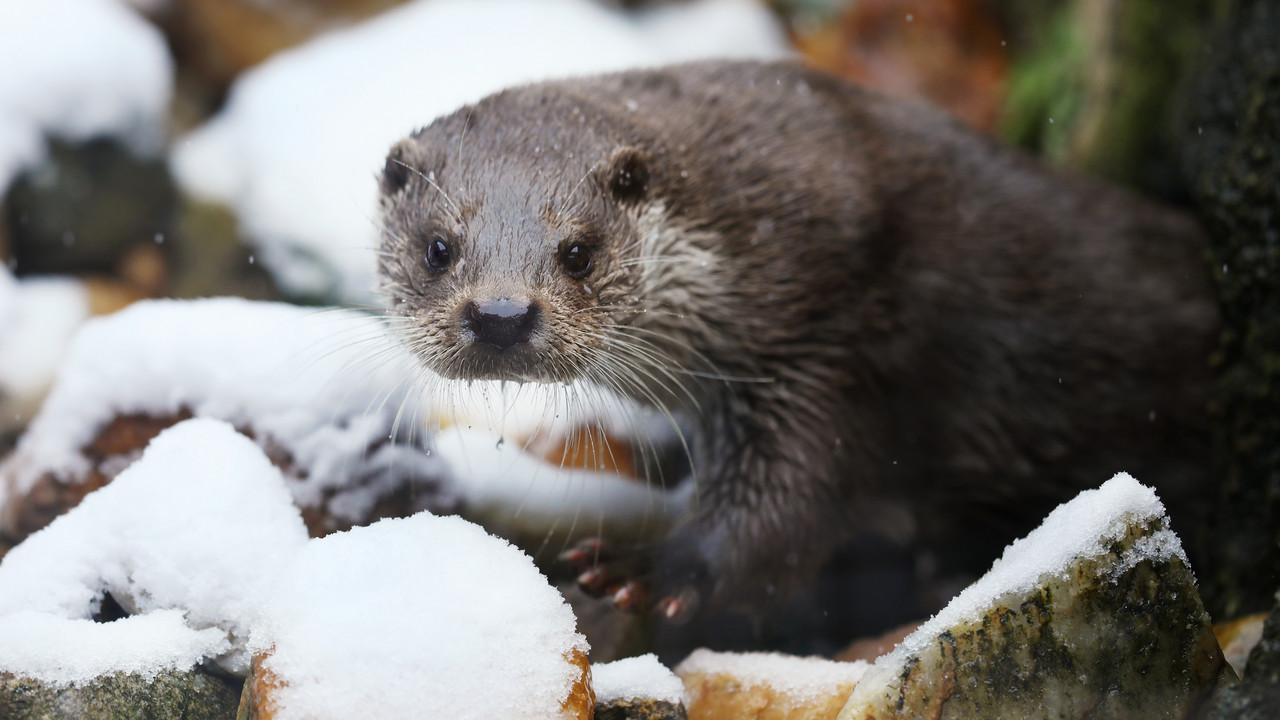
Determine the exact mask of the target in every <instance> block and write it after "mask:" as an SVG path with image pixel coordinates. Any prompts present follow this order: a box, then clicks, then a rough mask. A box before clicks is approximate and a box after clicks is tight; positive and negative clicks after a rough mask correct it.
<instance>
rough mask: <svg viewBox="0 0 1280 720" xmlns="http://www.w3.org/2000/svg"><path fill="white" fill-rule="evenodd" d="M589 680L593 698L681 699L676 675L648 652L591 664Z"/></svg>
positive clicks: (605, 699)
mask: <svg viewBox="0 0 1280 720" xmlns="http://www.w3.org/2000/svg"><path fill="white" fill-rule="evenodd" d="M591 684H592V687H593V689H594V690H595V692H596V702H602V703H603V702H611V701H613V700H663V701H666V702H669V703H673V704H679V703H681V702H683V700H684V684H683V683H681V682H680V678H678V677H676V675H675V673H673V672H671V670H670V669H668V668H667V667H666V666H665V665H663V664H662V663H660V662H658V657H657V656H656V655H654V654H652V653H649V654H648V655H640V656H638V657H632V658H626V659H625V660H616V661H614V662H609V663H597V664H594V665H592V666H591Z"/></svg>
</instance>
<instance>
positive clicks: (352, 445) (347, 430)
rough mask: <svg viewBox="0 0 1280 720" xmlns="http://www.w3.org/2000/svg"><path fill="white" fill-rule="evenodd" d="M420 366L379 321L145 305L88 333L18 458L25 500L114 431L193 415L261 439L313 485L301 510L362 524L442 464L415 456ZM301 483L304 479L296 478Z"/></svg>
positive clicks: (79, 463) (228, 306)
mask: <svg viewBox="0 0 1280 720" xmlns="http://www.w3.org/2000/svg"><path fill="white" fill-rule="evenodd" d="M419 372H420V371H419V369H418V366H417V364H416V363H415V362H414V361H413V360H412V358H410V357H408V355H407V354H406V352H405V351H404V350H403V349H402V348H401V347H400V345H399V344H398V343H396V342H395V340H394V339H392V338H390V337H389V336H387V334H386V332H385V330H384V328H383V326H382V324H381V323H380V322H379V321H378V320H377V319H375V318H373V317H369V316H366V315H363V314H360V313H356V312H353V311H346V310H336V311H317V310H314V309H307V308H300V307H293V306H288V305H281V304H273V303H256V302H250V301H247V300H239V299H233V298H222V299H211V300H198V301H165V300H161V301H149V302H141V303H136V304H134V305H132V306H130V307H129V308H126V309H125V310H123V311H121V312H118V313H116V314H114V315H111V316H108V317H104V318H99V319H95V320H92V321H90V322H88V323H86V324H85V326H84V327H83V329H82V330H81V331H80V333H79V335H77V337H76V339H75V341H74V342H73V344H72V348H71V352H70V355H69V357H68V358H67V361H66V363H65V365H64V366H63V367H62V370H61V371H60V373H59V375H58V379H57V382H56V384H55V385H54V388H53V390H52V391H51V392H50V394H49V397H48V398H47V400H46V401H45V404H44V407H43V408H42V409H41V412H40V414H39V415H38V416H37V417H36V419H35V420H34V421H33V422H32V424H31V426H30V428H29V429H28V432H27V433H26V435H24V436H23V437H22V439H21V441H20V442H19V445H18V448H17V450H16V452H15V455H14V463H15V467H14V469H13V478H14V479H13V481H12V482H13V483H14V487H13V488H12V489H11V491H12V492H14V493H15V494H17V495H21V494H24V493H26V492H27V491H28V490H30V488H31V487H32V485H33V484H34V483H35V482H36V480H38V479H39V478H40V477H41V476H42V475H43V474H46V473H52V474H53V475H55V476H58V477H63V478H68V479H71V478H75V477H79V476H82V475H83V474H84V473H85V472H87V470H88V469H89V468H88V464H89V461H88V460H87V459H86V458H85V457H83V455H82V454H81V452H80V449H81V448H83V447H85V446H86V445H87V444H88V443H90V442H91V441H92V440H93V438H94V436H95V435H96V434H97V433H98V432H99V431H100V430H101V429H102V427H103V426H104V425H105V424H106V423H108V422H109V421H110V420H111V419H112V418H114V417H116V416H118V415H127V414H132V413H140V414H145V415H151V416H167V415H172V414H176V413H178V412H180V411H182V410H187V411H190V412H191V413H192V414H193V415H195V416H197V417H213V418H218V419H221V420H226V421H227V422H230V423H232V424H235V425H237V426H242V427H247V428H249V429H251V430H252V431H253V432H254V433H255V436H256V437H257V438H258V439H259V440H260V441H263V442H270V443H275V444H278V445H279V446H280V447H282V448H283V449H284V450H285V451H287V452H288V454H289V455H290V456H291V460H292V462H293V463H294V464H295V465H296V466H297V467H298V468H300V469H301V470H302V471H303V472H301V473H296V475H297V476H296V477H293V476H291V477H290V478H289V480H288V482H289V487H290V490H291V491H292V492H293V494H294V497H295V498H296V500H297V502H298V504H299V505H302V506H303V507H318V506H321V505H324V506H325V507H326V509H327V510H328V511H329V512H330V513H332V514H334V515H336V516H338V517H341V518H345V519H348V520H351V521H354V520H357V519H359V518H361V517H362V516H363V514H364V513H366V512H367V511H368V510H369V508H370V507H371V506H372V504H373V503H374V502H375V501H376V500H377V498H378V497H379V493H381V492H385V491H387V490H388V489H391V488H392V487H393V486H394V484H395V483H396V482H398V480H397V479H396V478H402V477H405V476H421V477H433V476H435V475H436V474H438V473H439V472H440V467H439V466H440V463H438V462H437V461H436V460H435V459H433V458H430V457H428V456H427V454H426V451H425V450H421V449H419V446H417V445H413V444H412V443H396V442H384V441H386V440H388V439H398V437H397V434H401V433H402V434H406V435H410V436H412V435H413V433H415V432H419V429H418V428H417V426H416V421H417V419H418V418H417V414H418V413H419V411H420V408H419V407H418V404H417V403H418V400H417V396H416V395H414V394H412V393H411V392H410V391H411V385H412V382H413V380H414V378H415V377H416V376H417V374H418V373H419ZM291 475H295V474H294V473H291Z"/></svg>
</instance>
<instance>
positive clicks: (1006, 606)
mask: <svg viewBox="0 0 1280 720" xmlns="http://www.w3.org/2000/svg"><path fill="white" fill-rule="evenodd" d="M1167 523H1168V520H1167V518H1166V517H1165V515H1164V508H1163V506H1162V505H1160V503H1159V501H1158V500H1157V499H1156V498H1155V494H1154V493H1153V492H1152V491H1151V490H1150V489H1148V488H1145V487H1143V486H1141V485H1139V484H1138V483H1137V482H1135V481H1134V480H1133V479H1132V478H1129V477H1128V476H1127V475H1121V476H1117V477H1116V478H1115V479H1113V480H1111V481H1110V482H1108V483H1107V484H1106V485H1104V486H1103V487H1102V488H1101V489H1099V490H1092V491H1086V492H1084V493H1081V495H1080V496H1078V497H1077V498H1076V499H1075V500H1073V501H1072V502H1070V503H1067V504H1065V505H1063V506H1060V507H1059V508H1058V509H1057V510H1055V511H1054V512H1053V513H1051V514H1050V515H1049V516H1048V517H1047V518H1046V519H1045V522H1044V524H1043V525H1041V526H1040V528H1038V529H1037V530H1035V531H1034V532H1032V533H1031V534H1030V535H1028V536H1027V537H1026V538H1024V539H1022V540H1020V541H1018V542H1016V543H1014V544H1013V545H1010V546H1009V548H1008V549H1007V550H1006V552H1005V554H1004V556H1003V558H1001V559H1000V560H999V561H997V562H996V564H995V565H994V566H993V568H992V570H991V571H990V572H988V574H987V575H986V576H984V577H983V579H981V580H979V581H978V582H977V583H975V584H974V585H972V586H970V587H969V588H968V589H966V590H965V591H964V592H963V593H961V594H960V595H959V596H957V597H956V598H955V599H954V600H953V601H952V603H951V604H950V605H948V606H947V608H945V609H943V610H942V611H941V612H940V613H939V614H938V615H937V616H935V617H934V618H933V619H932V620H930V621H929V622H927V623H925V624H924V625H922V626H921V627H920V628H919V629H918V630H916V632H914V633H913V634H911V635H910V636H908V637H907V638H906V639H905V640H904V641H903V643H902V644H901V645H899V646H898V648H897V649H896V650H894V651H893V652H892V653H890V654H889V655H886V656H884V657H882V658H880V659H879V660H877V661H876V663H875V665H873V666H872V668H871V669H870V670H869V671H868V672H867V673H866V675H864V676H863V678H862V680H861V681H860V682H859V683H858V685H857V687H856V688H854V691H853V694H852V696H851V697H850V698H849V702H848V704H847V705H846V706H845V707H844V709H843V710H842V711H841V712H840V720H875V719H879V718H917V717H918V718H931V719H933V720H941V719H944V718H979V717H980V718H990V719H993V720H995V719H997V718H1017V719H1019V720H1026V719H1031V718H1056V719H1064V718H1091V719H1102V718H1117V719H1120V718H1124V719H1126V720H1127V719H1130V718H1186V717H1191V716H1192V714H1193V713H1194V712H1195V710H1196V709H1197V708H1198V707H1199V706H1200V704H1201V702H1202V701H1203V700H1204V698H1205V696H1206V695H1207V694H1208V693H1209V692H1210V691H1212V690H1213V689H1214V687H1215V685H1216V684H1217V683H1218V681H1219V678H1220V676H1222V675H1223V673H1226V675H1227V676H1230V670H1229V669H1228V668H1227V666H1226V665H1225V663H1224V661H1223V658H1222V653H1221V651H1220V650H1219V648H1218V643H1217V641H1216V640H1215V638H1214V636H1213V630H1212V628H1211V627H1210V624H1209V617H1208V615H1207V614H1206V613H1205V610H1204V607H1203V605H1202V604H1201V601H1200V596H1199V594H1198V593H1197V592H1196V586H1195V578H1194V577H1192V574H1191V570H1190V568H1189V567H1187V564H1186V559H1185V555H1184V554H1183V552H1182V549H1181V545H1180V543H1179V542H1178V539H1177V536H1176V535H1174V534H1173V533H1172V531H1170V530H1168V527H1167Z"/></svg>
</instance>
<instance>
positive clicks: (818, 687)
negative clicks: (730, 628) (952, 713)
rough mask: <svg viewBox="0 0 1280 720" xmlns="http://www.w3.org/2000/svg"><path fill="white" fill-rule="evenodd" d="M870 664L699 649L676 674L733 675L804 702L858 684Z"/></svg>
mask: <svg viewBox="0 0 1280 720" xmlns="http://www.w3.org/2000/svg"><path fill="white" fill-rule="evenodd" d="M869 667H870V665H869V664H868V663H866V662H863V661H861V660H857V661H854V662H838V661H836V660H828V659H826V658H821V657H798V656H795V655H784V654H781V653H764V652H749V653H721V652H713V651H711V650H706V649H699V650H694V651H693V653H691V654H690V655H689V657H687V658H685V660H684V662H681V663H680V664H679V665H678V666H676V674H677V675H680V676H681V677H684V676H687V675H694V674H698V675H729V676H731V677H733V678H735V679H736V680H738V681H739V682H740V683H742V684H744V685H747V686H751V685H764V686H768V687H770V688H773V689H774V690H777V691H779V692H782V693H785V694H786V695H788V696H790V697H791V698H793V699H794V700H796V701H798V702H801V703H803V702H807V701H812V700H817V699H821V698H824V697H826V696H827V695H829V694H830V693H831V692H832V691H833V690H835V689H837V688H839V687H841V686H844V685H855V684H857V682H858V681H859V680H860V679H861V678H862V675H863V673H865V672H866V671H867V668H869Z"/></svg>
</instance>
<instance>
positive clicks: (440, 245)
mask: <svg viewBox="0 0 1280 720" xmlns="http://www.w3.org/2000/svg"><path fill="white" fill-rule="evenodd" d="M452 262H453V252H452V251H451V250H449V243H447V242H445V241H444V239H443V238H436V239H434V240H432V241H431V244H430V245H427V265H430V266H431V267H432V268H434V269H436V270H444V269H445V268H447V267H449V263H452Z"/></svg>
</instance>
